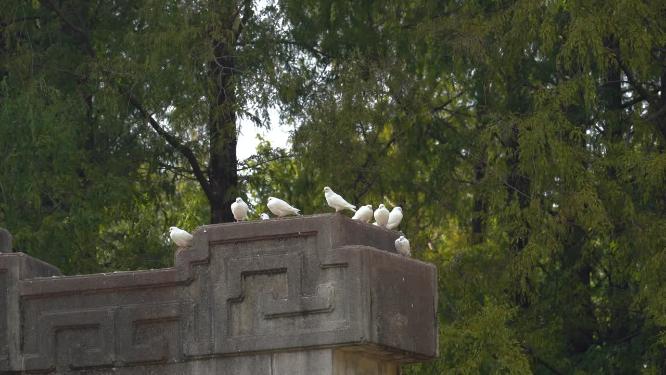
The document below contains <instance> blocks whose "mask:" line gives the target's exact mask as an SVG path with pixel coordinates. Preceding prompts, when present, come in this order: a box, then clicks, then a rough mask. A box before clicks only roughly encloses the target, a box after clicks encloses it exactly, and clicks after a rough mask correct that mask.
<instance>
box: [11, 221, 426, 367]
mask: <svg viewBox="0 0 666 375" xmlns="http://www.w3.org/2000/svg"><path fill="white" fill-rule="evenodd" d="M397 237H398V233H397V232H394V231H389V230H386V229H382V228H378V227H376V226H372V225H368V224H365V223H359V222H356V221H352V220H350V219H348V218H346V217H344V216H342V215H336V214H332V215H314V216H307V217H297V218H289V219H274V220H268V221H254V222H242V223H232V224H218V225H209V226H204V227H201V228H199V229H198V230H197V231H196V232H195V233H194V245H193V246H192V248H190V249H184V250H180V251H178V252H177V254H176V262H175V266H174V267H173V268H167V269H161V270H155V271H135V272H117V273H112V274H101V275H84V276H67V277H62V276H59V277H44V276H51V275H54V274H57V270H55V269H53V268H52V267H49V266H47V265H45V264H43V263H41V262H39V261H37V260H34V259H32V258H30V257H27V256H25V255H22V254H20V253H14V254H2V255H0V309H2V308H5V307H6V306H9V305H11V306H12V308H11V309H6V308H5V309H4V310H6V311H9V310H11V312H10V314H9V315H7V314H5V315H7V316H3V315H2V311H3V310H0V319H2V320H0V329H2V330H4V331H5V332H11V334H10V335H7V334H5V335H4V336H3V333H2V331H0V373H2V372H3V371H17V372H22V371H30V372H32V371H34V372H43V373H54V374H55V373H57V374H78V373H83V372H85V373H86V374H198V375H208V374H211V375H212V374H234V375H238V374H248V375H296V374H304V375H305V374H308V375H309V374H323V375H326V374H330V375H357V374H358V375H360V374H364V375H393V374H396V375H397V374H398V373H399V365H400V364H401V363H404V362H415V361H424V360H428V359H431V358H434V357H435V356H436V355H437V324H436V322H437V319H436V306H437V289H436V288H437V283H436V270H435V267H433V266H432V265H430V264H427V263H424V262H421V261H418V260H414V259H411V258H405V257H402V256H400V255H398V254H397V253H396V252H395V249H394V246H393V241H394V240H395V239H396V238H397ZM12 256H13V257H21V259H23V260H22V262H23V264H24V266H23V267H24V270H26V272H23V273H21V272H18V273H16V272H14V271H12V270H14V269H15V268H17V267H19V268H20V266H17V261H16V259H14V260H12V259H10V258H11V257H12ZM31 262H34V264H33V263H31ZM18 263H20V262H18ZM29 264H33V265H32V266H30V265H29ZM8 270H9V272H8ZM3 271H4V272H3ZM3 277H4V278H3ZM8 282H9V284H8ZM8 285H10V286H9V287H8ZM7 291H10V292H9V293H8V292H7ZM3 293H4V294H3ZM3 322H4V324H5V325H4V326H3ZM19 322H23V324H22V325H21V324H19ZM10 326H11V329H10ZM3 340H4V341H3ZM8 343H9V344H8ZM18 343H22V345H18ZM3 344H4V346H3ZM3 354H4V356H5V357H4V358H5V360H4V361H3V360H2V358H3Z"/></svg>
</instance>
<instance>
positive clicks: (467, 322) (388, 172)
mask: <svg viewBox="0 0 666 375" xmlns="http://www.w3.org/2000/svg"><path fill="white" fill-rule="evenodd" d="M284 4H285V6H284V7H283V9H284V10H285V13H286V16H285V18H287V19H289V20H290V22H291V24H292V25H293V30H292V35H293V37H294V38H295V39H297V40H299V38H300V42H301V43H304V44H305V43H311V44H312V45H313V49H314V50H316V51H318V52H319V53H318V54H313V55H312V56H311V58H312V59H316V60H317V62H318V63H319V64H321V65H317V64H313V65H314V67H315V68H313V69H312V70H313V71H314V72H316V73H317V74H318V76H319V77H321V78H320V80H321V81H322V82H324V83H325V84H322V85H320V86H318V87H316V90H314V92H312V93H308V94H307V95H304V96H303V97H302V99H301V100H299V101H296V105H295V107H294V108H296V109H298V110H294V111H292V112H291V114H292V118H293V121H295V122H299V123H300V124H301V125H300V127H299V129H298V130H297V132H296V135H295V137H294V150H295V151H296V152H297V154H299V157H298V158H297V161H296V162H294V161H285V162H276V163H275V165H274V166H272V167H271V168H272V170H274V171H279V170H283V169H284V168H286V167H287V166H291V167H293V166H295V167H297V170H296V171H295V172H294V173H293V174H291V175H290V176H284V178H285V180H284V181H275V180H272V181H271V184H272V185H273V186H281V187H285V188H286V186H290V187H294V186H296V187H304V188H307V189H308V190H307V191H310V190H309V189H311V187H315V186H323V185H328V184H331V183H332V182H331V181H335V182H336V183H337V184H338V185H336V186H332V187H333V188H334V189H335V190H336V191H340V192H341V193H344V195H346V196H352V197H354V201H355V202H358V203H363V204H365V203H374V204H375V206H376V204H378V203H379V202H382V201H384V202H386V201H387V200H389V201H390V202H391V203H394V204H401V205H403V207H405V212H406V223H405V226H404V230H405V231H406V232H407V233H408V236H411V237H415V238H414V239H415V240H416V241H414V242H415V243H416V248H417V249H421V251H420V252H419V251H417V256H419V257H422V258H425V259H428V260H431V261H434V262H436V263H437V264H438V265H439V270H440V297H441V301H440V317H441V322H442V325H441V327H442V335H441V345H442V346H441V353H442V356H441V358H440V359H439V360H437V361H436V363H434V364H432V365H421V366H417V368H414V369H411V370H410V373H441V372H446V370H449V371H456V372H470V373H478V372H482V373H488V372H505V371H511V372H531V371H535V372H543V373H573V372H576V371H578V372H580V373H594V372H599V371H601V372H603V373H636V372H639V371H642V372H647V373H659V372H661V371H663V368H664V366H665V358H664V355H663V345H664V344H665V342H664V341H663V339H662V338H663V335H664V316H665V315H664V314H665V311H666V310H664V309H663V307H664V304H663V297H662V296H663V292H664V289H663V288H664V287H663V285H664V278H663V277H662V276H660V275H661V274H663V273H660V272H658V271H656V269H658V268H659V267H663V266H664V255H663V249H664V248H666V246H665V245H666V238H665V237H664V234H663V233H664V231H663V229H664V225H665V223H666V221H665V219H666V215H665V211H664V209H665V208H666V206H665V203H666V201H665V200H664V199H665V196H664V194H663V186H664V182H666V180H665V177H666V175H665V174H664V166H665V165H666V164H664V161H665V159H664V142H666V141H665V139H664V135H665V134H664V132H663V126H662V124H663V121H664V114H665V113H666V107H664V103H665V102H664V98H665V96H664V89H663V88H664V86H663V85H664V82H665V77H666V75H665V72H666V70H665V68H666V64H665V61H666V60H665V59H664V57H665V55H664V54H663V52H664V47H665V46H666V43H665V42H666V39H665V37H666V34H665V33H664V30H665V29H666V28H665V26H666V25H665V24H664V21H663V20H664V19H665V18H664V17H663V15H664V14H666V13H665V12H666V8H665V7H664V4H663V2H653V1H611V2H604V3H603V4H601V3H599V4H596V3H594V2H576V3H571V2H565V1H550V2H534V1H520V0H518V1H508V2H485V1H466V2H435V1H432V2H431V1H410V2H400V3H385V2H382V3H375V2H362V3H358V4H354V6H353V7H350V6H348V5H347V4H346V3H344V2H340V1H325V2H324V1H307V2H303V3H301V4H300V5H299V6H297V7H296V6H293V7H290V6H289V2H284ZM312 75H315V74H314V73H313V74H312ZM332 140H335V141H332ZM340 160H345V161H346V162H345V163H341V162H340ZM273 175H275V176H279V174H277V173H275V172H273ZM254 183H255V184H257V188H256V189H258V190H260V189H261V188H262V187H261V186H262V181H259V180H258V179H257V180H256V181H255V182H254ZM276 189H277V190H280V189H281V188H276ZM307 191H301V192H299V191H296V192H294V193H293V194H294V196H303V197H304V198H303V199H304V200H308V199H310V196H309V195H308V193H307ZM314 199H319V198H314ZM298 203H299V204H301V205H303V206H306V207H307V206H308V205H312V203H309V202H298ZM315 206H316V205H315Z"/></svg>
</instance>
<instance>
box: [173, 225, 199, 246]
mask: <svg viewBox="0 0 666 375" xmlns="http://www.w3.org/2000/svg"><path fill="white" fill-rule="evenodd" d="M169 237H171V241H173V243H175V244H176V245H178V247H190V246H192V238H193V237H192V235H191V234H189V233H187V232H186V231H184V230H182V229H180V228H178V227H169Z"/></svg>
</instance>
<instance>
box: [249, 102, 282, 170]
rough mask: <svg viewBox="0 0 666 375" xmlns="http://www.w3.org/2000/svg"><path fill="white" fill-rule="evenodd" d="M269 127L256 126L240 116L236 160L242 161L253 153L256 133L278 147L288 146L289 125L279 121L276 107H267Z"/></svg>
mask: <svg viewBox="0 0 666 375" xmlns="http://www.w3.org/2000/svg"><path fill="white" fill-rule="evenodd" d="M268 115H269V116H270V124H271V126H270V129H263V128H258V127H257V126H256V125H255V124H254V123H253V122H252V121H251V120H249V119H247V118H241V119H240V121H239V123H240V134H239V135H238V145H237V146H236V154H237V156H238V161H243V160H245V159H247V158H248V157H250V156H252V155H254V154H255V151H256V148H257V145H258V144H259V140H258V139H257V135H261V136H262V137H264V138H265V139H266V140H268V141H269V142H270V143H271V146H273V147H274V148H275V147H280V148H289V147H291V146H290V144H289V127H288V126H286V125H283V124H281V123H280V115H279V114H278V111H277V109H275V108H273V109H269V110H268Z"/></svg>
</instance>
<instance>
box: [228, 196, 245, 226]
mask: <svg viewBox="0 0 666 375" xmlns="http://www.w3.org/2000/svg"><path fill="white" fill-rule="evenodd" d="M248 211H250V208H249V207H248V206H247V203H245V201H243V199H241V197H237V198H236V201H235V202H234V203H232V204H231V213H232V214H234V219H236V221H241V220H247V212H248Z"/></svg>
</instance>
